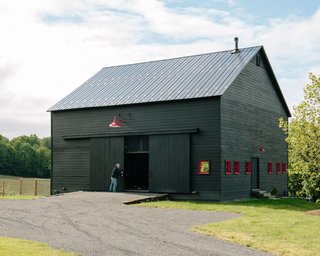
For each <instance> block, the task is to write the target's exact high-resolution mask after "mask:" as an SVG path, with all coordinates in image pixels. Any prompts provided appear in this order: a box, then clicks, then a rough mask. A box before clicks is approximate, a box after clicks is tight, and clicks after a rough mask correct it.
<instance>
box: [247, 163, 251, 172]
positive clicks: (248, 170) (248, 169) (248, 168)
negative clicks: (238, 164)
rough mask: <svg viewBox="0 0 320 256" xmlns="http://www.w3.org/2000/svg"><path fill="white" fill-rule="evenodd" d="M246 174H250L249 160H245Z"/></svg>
mask: <svg viewBox="0 0 320 256" xmlns="http://www.w3.org/2000/svg"><path fill="white" fill-rule="evenodd" d="M246 174H251V162H246Z"/></svg>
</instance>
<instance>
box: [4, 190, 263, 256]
mask: <svg viewBox="0 0 320 256" xmlns="http://www.w3.org/2000/svg"><path fill="white" fill-rule="evenodd" d="M142 196H143V195H142V194H139V195H137V194H129V193H108V192H106V193H102V192H100V193H99V192H76V193H69V194H65V195H61V196H53V197H45V198H41V199H38V200H0V236H10V237H19V238H23V239H30V240H36V241H41V242H45V243H48V244H50V245H51V246H52V247H55V248H61V249H64V250H67V251H73V252H77V253H79V254H80V255H83V256H93V255H99V256H107V255H110V256H118V255H148V256H150V255H152V256H153V255H159V256H161V255H170V256H171V255H172V256H174V255H183V256H189V255H205V256H208V255H232V256H234V255H246V256H248V255H268V254H265V253H261V252H257V251H255V250H252V249H249V248H246V247H242V246H238V245H233V244H230V243H227V242H224V241H221V240H218V239H214V238H212V237H208V236H204V235H200V234H197V233H194V232H192V231H190V228H191V227H192V226H195V225H198V224H202V223H208V222H217V221H223V220H226V219H229V218H233V217H238V215H236V214H232V213H218V212H209V211H189V210H176V209H158V208H147V207H139V206H135V205H124V204H123V203H122V202H124V201H128V200H134V199H138V198H141V197H142Z"/></svg>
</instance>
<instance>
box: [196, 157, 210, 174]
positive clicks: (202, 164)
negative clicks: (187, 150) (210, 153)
mask: <svg viewBox="0 0 320 256" xmlns="http://www.w3.org/2000/svg"><path fill="white" fill-rule="evenodd" d="M209 172H210V161H209V160H201V161H199V162H198V174H209Z"/></svg>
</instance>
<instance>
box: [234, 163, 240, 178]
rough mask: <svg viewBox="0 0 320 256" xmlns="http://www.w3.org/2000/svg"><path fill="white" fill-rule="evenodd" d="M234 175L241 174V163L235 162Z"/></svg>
mask: <svg viewBox="0 0 320 256" xmlns="http://www.w3.org/2000/svg"><path fill="white" fill-rule="evenodd" d="M234 174H235V175H239V174H240V161H234Z"/></svg>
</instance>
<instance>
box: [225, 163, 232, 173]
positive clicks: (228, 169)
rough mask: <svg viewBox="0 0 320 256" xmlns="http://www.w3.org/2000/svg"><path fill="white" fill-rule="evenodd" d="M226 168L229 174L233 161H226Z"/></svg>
mask: <svg viewBox="0 0 320 256" xmlns="http://www.w3.org/2000/svg"><path fill="white" fill-rule="evenodd" d="M225 170H226V174H227V175H230V174H231V161H228V160H226V161H225Z"/></svg>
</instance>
